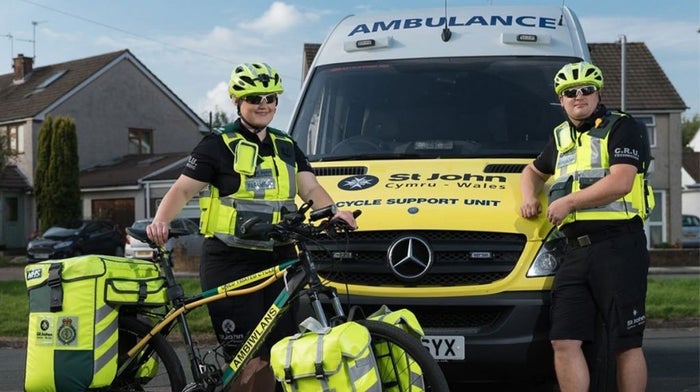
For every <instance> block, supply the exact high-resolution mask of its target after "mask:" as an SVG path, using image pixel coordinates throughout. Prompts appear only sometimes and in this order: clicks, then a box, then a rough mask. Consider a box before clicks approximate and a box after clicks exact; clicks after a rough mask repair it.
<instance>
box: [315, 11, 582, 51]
mask: <svg viewBox="0 0 700 392" xmlns="http://www.w3.org/2000/svg"><path fill="white" fill-rule="evenodd" d="M446 13H447V18H445V15H446ZM445 19H447V20H448V21H449V26H448V27H449V31H450V33H451V37H450V38H449V40H447V41H444V40H443V39H442V37H441V35H442V34H443V29H444V24H445V23H444V21H445ZM463 56H566V57H577V58H581V59H589V58H590V55H589V52H588V46H587V44H586V40H585V37H584V34H583V30H582V29H581V25H580V23H579V21H578V19H577V17H576V15H575V14H574V13H573V12H572V11H571V10H570V9H569V8H568V7H566V6H563V7H544V6H483V7H461V8H449V7H448V8H447V10H445V9H444V8H442V9H441V8H435V9H416V10H403V11H391V12H384V13H372V14H362V15H350V16H347V17H346V18H344V19H343V20H341V21H340V22H339V23H338V25H337V26H336V27H335V28H334V29H333V30H332V31H331V32H330V33H329V35H328V37H327V38H326V40H325V42H324V43H323V44H322V45H321V48H320V49H319V51H318V54H317V55H316V58H315V60H314V65H324V64H334V63H347V62H356V61H371V60H386V59H410V58H430V57H463Z"/></svg>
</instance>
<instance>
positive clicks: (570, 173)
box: [549, 113, 654, 226]
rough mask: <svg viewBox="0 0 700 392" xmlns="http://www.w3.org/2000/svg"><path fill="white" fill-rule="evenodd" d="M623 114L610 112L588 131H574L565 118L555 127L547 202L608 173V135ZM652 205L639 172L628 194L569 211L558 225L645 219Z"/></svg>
mask: <svg viewBox="0 0 700 392" xmlns="http://www.w3.org/2000/svg"><path fill="white" fill-rule="evenodd" d="M625 116H626V115H625V114H624V113H612V114H611V115H609V116H608V117H606V118H605V119H604V120H602V121H598V122H597V123H596V125H597V127H596V128H591V129H590V130H589V131H587V132H581V133H578V132H576V130H575V129H573V128H572V127H571V126H570V125H569V123H568V122H566V121H565V122H563V123H561V124H559V125H558V126H557V127H556V128H555V129H554V141H555V143H556V146H557V152H558V155H557V163H556V168H555V170H554V178H555V181H554V183H553V184H552V187H551V188H550V200H549V203H550V204H551V203H552V202H553V201H554V200H556V198H555V197H553V196H552V195H553V193H557V194H558V196H563V195H565V194H568V193H572V192H577V191H580V190H581V189H584V188H586V187H588V186H590V185H592V184H594V183H595V182H597V181H598V180H600V179H601V178H603V177H605V176H606V175H608V174H610V157H609V155H608V137H609V136H610V130H611V129H612V127H613V125H614V124H615V123H616V122H617V121H618V120H619V119H620V118H622V117H625ZM555 190H556V191H555ZM653 208H654V194H653V192H652V189H651V186H649V185H648V183H647V181H646V179H645V173H644V172H638V173H637V174H636V175H635V177H634V184H633V185H632V190H631V191H630V192H629V193H628V194H626V195H625V196H623V197H621V198H620V199H618V200H615V201H613V202H611V203H609V204H606V205H601V206H597V207H592V208H585V209H580V210H575V211H572V212H571V213H569V215H567V216H566V217H565V218H564V220H563V221H562V223H561V224H560V226H563V225H565V224H567V223H571V222H574V221H592V220H626V219H631V218H634V217H635V216H639V217H641V218H642V219H646V218H647V217H648V216H649V212H650V211H651V210H652V209H653Z"/></svg>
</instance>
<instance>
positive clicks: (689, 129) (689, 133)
mask: <svg viewBox="0 0 700 392" xmlns="http://www.w3.org/2000/svg"><path fill="white" fill-rule="evenodd" d="M698 129H700V115H699V114H697V113H696V114H695V115H693V117H692V118H688V117H685V118H683V120H682V123H681V145H682V146H683V148H685V147H687V146H688V143H690V141H691V140H693V138H694V137H695V134H696V133H697V132H698Z"/></svg>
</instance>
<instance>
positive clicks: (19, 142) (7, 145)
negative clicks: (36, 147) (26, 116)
mask: <svg viewBox="0 0 700 392" xmlns="http://www.w3.org/2000/svg"><path fill="white" fill-rule="evenodd" d="M0 139H2V140H1V141H2V143H3V147H4V149H5V151H9V152H11V153H14V154H19V153H23V152H24V124H11V125H2V126H0Z"/></svg>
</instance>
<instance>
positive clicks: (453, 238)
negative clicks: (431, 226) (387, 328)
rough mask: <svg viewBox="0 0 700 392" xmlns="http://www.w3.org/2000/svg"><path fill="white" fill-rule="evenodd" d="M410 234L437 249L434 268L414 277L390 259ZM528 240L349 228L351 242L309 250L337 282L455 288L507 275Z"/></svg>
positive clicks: (488, 234)
mask: <svg viewBox="0 0 700 392" xmlns="http://www.w3.org/2000/svg"><path fill="white" fill-rule="evenodd" d="M406 235H413V236H417V237H420V238H422V239H424V240H425V241H426V242H427V243H428V244H429V246H430V247H431V248H432V250H433V265H432V267H431V268H430V271H429V272H428V273H427V274H426V275H425V276H423V277H421V278H420V279H419V280H417V281H412V282H405V281H402V280H400V279H398V277H397V276H396V275H394V274H393V273H392V271H391V269H390V268H389V266H388V264H387V250H388V249H389V246H390V245H391V243H392V242H393V241H394V240H396V239H397V238H400V237H402V236H406ZM526 240H527V239H526V237H525V235H523V234H510V233H494V232H469V231H430V230H417V231H362V232H359V231H358V232H352V233H349V234H348V241H344V240H338V239H335V240H325V241H320V242H317V243H316V244H313V246H312V244H309V250H311V252H312V256H313V257H314V261H315V262H316V265H317V266H318V269H319V273H320V275H321V276H322V277H323V278H325V279H328V280H331V281H333V282H336V283H340V284H357V285H363V286H396V287H435V286H441V287H453V286H473V285H485V284H489V283H492V282H495V281H497V280H500V279H503V278H505V277H506V276H507V275H508V274H509V273H510V272H511V271H512V270H513V268H514V267H515V265H516V263H517V262H518V260H519V259H520V254H521V253H522V251H523V249H524V247H525V243H526ZM473 255H480V256H481V257H473ZM484 255H487V256H484ZM341 257H342V259H341Z"/></svg>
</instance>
